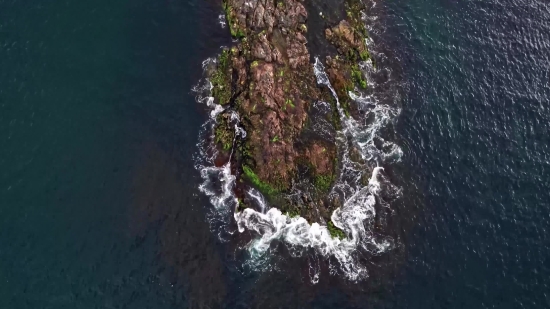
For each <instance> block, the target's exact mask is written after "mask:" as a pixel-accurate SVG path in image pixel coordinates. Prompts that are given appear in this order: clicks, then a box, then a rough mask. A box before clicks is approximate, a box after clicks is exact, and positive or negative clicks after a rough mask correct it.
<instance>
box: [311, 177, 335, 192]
mask: <svg viewBox="0 0 550 309" xmlns="http://www.w3.org/2000/svg"><path fill="white" fill-rule="evenodd" d="M333 181H334V176H333V175H317V176H315V187H316V188H317V189H319V190H320V191H323V192H327V191H328V190H330V187H331V186H332V182H333Z"/></svg>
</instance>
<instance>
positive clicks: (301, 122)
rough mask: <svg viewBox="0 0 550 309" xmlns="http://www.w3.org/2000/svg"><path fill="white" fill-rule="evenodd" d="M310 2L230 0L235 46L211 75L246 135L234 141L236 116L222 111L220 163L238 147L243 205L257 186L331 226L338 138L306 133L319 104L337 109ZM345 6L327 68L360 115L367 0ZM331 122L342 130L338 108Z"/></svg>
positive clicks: (218, 96) (331, 37) (331, 38)
mask: <svg viewBox="0 0 550 309" xmlns="http://www.w3.org/2000/svg"><path fill="white" fill-rule="evenodd" d="M304 1H308V0H278V1H274V0H255V1H251V0H223V8H224V10H225V13H226V20H227V24H228V27H229V31H230V33H231V35H232V36H233V38H234V39H236V43H235V44H234V46H232V47H230V48H226V49H224V50H223V51H222V53H221V54H220V56H219V57H218V59H217V67H216V68H215V69H214V70H213V71H212V72H211V74H210V81H211V82H212V86H213V89H212V94H213V96H214V98H215V100H216V101H217V103H219V104H221V105H224V106H226V107H228V109H227V111H229V110H231V111H234V112H236V113H237V114H238V116H239V121H240V123H239V126H240V127H242V128H243V129H244V130H245V131H246V132H247V134H246V138H245V139H235V133H234V123H233V122H232V119H231V118H230V117H229V114H228V113H227V112H226V113H221V114H220V115H219V116H218V122H217V126H216V128H215V134H214V136H215V140H214V142H215V143H216V144H217V145H218V149H219V153H220V154H219V158H218V160H217V161H218V162H220V164H223V163H222V162H223V161H224V160H225V161H227V160H228V159H229V158H230V156H229V155H228V154H229V153H230V152H231V150H233V153H234V155H233V156H232V157H231V160H232V161H234V162H233V163H234V164H232V166H234V167H235V168H234V171H233V172H234V173H235V175H236V176H237V179H238V181H237V184H238V185H237V189H236V191H237V194H238V196H240V198H241V202H240V206H239V209H241V208H242V207H247V206H248V205H249V204H250V201H248V200H247V198H246V196H245V195H244V194H242V190H243V186H246V185H252V186H254V187H256V188H257V189H259V190H260V191H261V192H262V193H264V195H266V196H267V197H268V199H270V200H271V201H272V202H276V205H277V206H278V207H280V208H281V209H282V210H283V211H286V212H288V213H289V214H290V215H298V214H299V215H301V216H303V217H305V218H307V219H308V220H313V221H325V222H327V223H328V222H329V221H330V214H331V213H332V210H333V209H334V206H333V205H334V203H329V202H328V201H327V199H326V195H327V193H328V192H329V190H330V188H331V187H332V185H333V184H334V181H335V179H336V175H337V173H338V157H337V149H336V146H335V144H334V141H331V140H330V139H326V138H321V137H319V136H316V135H315V134H306V133H304V132H306V131H307V130H306V128H307V127H308V126H310V125H311V122H312V120H311V119H310V118H311V117H310V111H311V107H312V104H314V103H315V102H317V101H325V102H331V103H332V108H333V109H334V110H335V109H336V106H335V103H334V99H333V98H332V97H331V95H330V92H329V90H328V89H326V88H323V87H320V86H319V85H317V82H316V78H315V75H314V71H313V66H312V63H311V62H310V59H311V57H310V52H309V50H308V46H307V39H306V34H307V31H308V27H307V24H306V22H307V19H308V12H307V11H306V9H305V6H304V3H303V2H304ZM344 7H345V10H346V16H347V17H346V19H345V20H342V21H340V22H339V23H337V24H335V25H327V27H326V29H323V30H324V31H325V36H326V40H327V41H328V42H329V43H330V44H332V45H333V46H334V47H335V48H336V50H337V51H338V54H335V55H332V56H329V57H327V59H326V62H325V65H326V68H327V70H326V71H327V73H328V76H329V78H330V79H331V83H332V84H333V86H334V88H335V89H336V90H337V93H338V96H339V98H340V101H341V102H343V103H342V104H343V106H344V107H345V109H346V111H347V113H351V114H353V112H352V108H351V105H352V104H351V100H350V99H349V96H348V91H352V90H354V88H355V87H358V88H365V87H366V82H365V79H364V78H363V75H362V73H361V71H360V70H359V68H358V65H357V63H358V61H359V60H366V59H367V58H369V57H370V56H369V54H368V51H367V48H366V46H365V37H366V31H365V26H364V25H363V22H362V20H361V18H360V17H361V15H360V14H361V10H362V9H363V6H362V4H361V2H360V0H347V1H346V3H345V6H344ZM329 120H330V124H331V125H332V126H333V130H334V131H336V130H337V129H338V127H339V117H338V113H337V112H336V113H332V114H331V115H329ZM234 140H236V142H234ZM304 183H305V185H304ZM308 183H309V184H310V185H307V184H308ZM297 186H299V187H300V192H301V194H300V195H299V197H298V198H296V197H294V198H290V197H289V196H288V193H289V192H291V191H292V190H293V189H294V188H295V187H297ZM314 209H317V211H313V210H314Z"/></svg>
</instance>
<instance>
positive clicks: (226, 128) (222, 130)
mask: <svg viewBox="0 0 550 309" xmlns="http://www.w3.org/2000/svg"><path fill="white" fill-rule="evenodd" d="M234 137H235V132H233V130H232V128H231V126H230V124H229V123H228V121H227V120H226V119H225V118H224V117H223V116H222V115H219V116H218V125H217V126H216V129H215V131H214V142H216V144H219V145H221V147H222V149H223V150H224V151H228V150H230V149H231V147H233V138H234Z"/></svg>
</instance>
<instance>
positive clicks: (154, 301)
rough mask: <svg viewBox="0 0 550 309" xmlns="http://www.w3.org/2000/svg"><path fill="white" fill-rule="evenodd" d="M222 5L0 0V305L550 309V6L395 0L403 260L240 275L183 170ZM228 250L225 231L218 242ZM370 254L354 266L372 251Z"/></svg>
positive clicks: (388, 30) (398, 253) (377, 24)
mask: <svg viewBox="0 0 550 309" xmlns="http://www.w3.org/2000/svg"><path fill="white" fill-rule="evenodd" d="M219 13H220V6H219V4H218V1H215V0H209V1H204V0H202V1H199V0H189V1H183V0H138V1H118V2H116V1H105V0H100V1H93V2H85V1H72V2H69V1H42V2H36V1H34V2H32V1H7V0H0V308H304V307H311V308H547V307H550V293H549V292H548V291H549V290H550V288H549V285H550V279H548V278H550V269H549V268H550V261H549V259H550V239H549V236H548V232H549V229H550V209H549V208H550V190H549V188H550V149H549V148H550V146H549V145H550V138H549V135H548V133H549V132H550V110H549V108H550V102H549V100H550V99H549V98H550V84H549V83H550V82H549V80H550V53H549V50H550V5H549V4H548V3H546V2H543V1H527V0H523V1H520V0H487V1H473V0H470V1H460V2H459V1H432V0H424V1H420V0H407V1H405V0H389V1H385V2H379V3H377V5H376V6H375V8H374V9H372V10H371V13H372V14H373V16H376V17H377V18H376V19H375V20H373V21H371V22H372V25H371V26H372V27H373V33H372V36H373V38H374V40H375V43H376V44H375V45H376V49H379V50H382V51H384V52H385V53H387V54H388V55H391V57H390V58H391V59H394V58H395V59H396V61H395V62H396V63H392V64H391V72H392V73H393V74H395V75H398V76H399V78H397V79H396V80H397V81H399V83H400V84H399V87H400V89H401V90H402V91H401V93H402V94H401V101H402V102H401V105H402V113H401V115H400V116H399V117H398V119H397V122H396V125H395V127H394V129H395V133H396V134H395V135H396V136H397V138H396V139H397V141H396V142H397V144H399V145H400V146H401V148H402V149H403V150H404V156H403V158H402V161H401V162H400V163H398V164H395V165H394V166H389V167H387V169H388V171H389V172H390V174H391V176H392V181H393V182H394V183H396V184H397V185H398V186H400V187H401V188H402V195H403V197H402V198H401V199H400V200H398V201H397V202H395V203H394V204H392V209H393V215H392V217H391V224H389V225H388V229H390V230H388V231H387V233H388V234H390V235H392V236H394V237H395V239H397V242H398V244H399V246H398V248H397V249H395V250H393V251H389V252H386V253H384V254H383V255H382V256H378V257H376V258H372V259H369V260H370V264H371V272H370V274H371V276H370V278H369V279H368V280H366V281H363V282H359V283H352V282H348V281H346V280H345V279H343V278H340V277H337V276H326V275H325V276H323V277H321V280H320V282H319V283H318V284H317V285H312V284H311V283H310V281H309V278H308V276H307V273H308V270H307V267H308V265H307V261H304V260H303V259H297V258H295V259H292V258H286V257H285V255H284V254H281V257H280V258H279V259H280V261H279V263H278V264H279V267H278V269H279V270H278V271H273V272H250V271H245V270H243V268H242V267H241V266H242V264H243V261H244V260H243V259H245V257H243V256H242V254H241V253H240V252H241V251H242V250H241V249H239V248H238V244H237V245H236V244H235V242H232V241H220V238H219V237H218V235H216V233H215V231H214V232H213V231H211V225H210V224H209V223H208V222H207V218H208V213H209V209H210V207H211V206H210V204H209V202H208V200H207V199H206V198H205V197H204V196H203V195H201V194H200V192H199V191H198V188H197V187H198V184H199V182H200V177H199V175H198V172H197V170H196V169H195V168H194V160H193V156H194V155H196V153H197V146H196V144H197V142H198V137H199V129H200V126H201V125H202V124H203V123H204V121H205V119H206V114H205V110H204V107H203V106H200V105H199V104H197V103H196V102H195V99H194V97H193V93H191V91H190V90H191V88H192V87H193V86H194V85H196V84H197V82H198V80H199V79H200V77H201V74H202V70H201V61H203V60H204V59H206V58H207V57H211V56H214V55H215V54H216V52H217V51H218V48H219V46H221V45H227V44H230V41H229V40H228V38H227V33H226V32H227V30H224V29H221V28H220V27H219V24H218V21H217V16H218V14H219ZM224 238H226V236H224ZM367 259H368V257H367Z"/></svg>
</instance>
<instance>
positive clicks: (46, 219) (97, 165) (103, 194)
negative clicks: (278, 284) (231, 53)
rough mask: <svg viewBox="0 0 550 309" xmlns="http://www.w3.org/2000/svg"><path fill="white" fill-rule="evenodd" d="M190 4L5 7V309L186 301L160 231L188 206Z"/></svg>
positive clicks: (0, 193) (0, 112)
mask: <svg viewBox="0 0 550 309" xmlns="http://www.w3.org/2000/svg"><path fill="white" fill-rule="evenodd" d="M191 4H192V3H191ZM191 4H182V3H170V2H158V3H157V2H156V1H132V2H130V1H125V2H120V3H118V4H114V3H113V2H111V1H99V2H98V1H94V2H81V1H80V2H74V1H73V2H66V1H48V2H39V3H38V2H31V1H18V2H13V1H0V12H1V13H0V16H1V19H0V67H1V68H2V69H1V70H0V85H1V86H0V226H1V228H0V307H2V308H75V307H77V308H115V307H117V308H118V307H120V304H125V305H126V306H130V307H132V308H140V307H143V308H144V307H151V306H153V307H158V306H163V305H165V304H166V303H170V302H182V303H185V297H184V296H183V291H184V288H183V287H182V286H181V285H179V286H174V284H172V282H171V280H173V279H171V278H172V277H171V276H174V277H175V278H178V277H179V275H176V274H175V273H177V272H175V273H174V274H173V273H172V270H171V268H170V265H171V264H173V263H174V262H173V261H170V258H165V257H164V256H163V255H162V254H160V253H159V252H162V251H161V250H160V249H159V248H160V247H163V246H164V247H166V248H164V250H165V251H166V252H172V251H171V250H172V248H171V247H170V246H171V245H172V244H159V243H155V242H156V240H155V238H154V237H153V236H152V235H158V234H160V235H161V236H162V233H163V231H159V230H158V229H157V228H154V227H153V228H151V225H155V224H157V223H156V222H157V221H161V220H163V216H174V215H175V214H174V213H173V212H171V210H174V209H176V210H177V209H178V208H179V207H187V208H191V201H190V200H191V199H192V197H191V196H190V195H191V194H192V193H191V191H188V193H186V194H181V193H178V191H179V192H184V191H185V188H186V187H189V186H192V185H191V184H190V183H189V182H187V181H188V180H189V178H185V179H183V178H182V176H181V175H182V174H184V172H183V171H185V170H188V169H190V168H191V167H192V163H191V161H190V156H191V153H192V147H193V145H194V143H195V140H196V135H197V134H196V132H197V130H198V127H199V125H200V122H198V120H197V119H200V117H201V116H200V115H199V114H198V112H197V110H196V109H195V108H194V105H191V108H188V109H185V110H184V109H183V108H182V107H183V106H185V104H186V102H194V101H193V98H192V96H191V95H189V86H188V85H189V84H190V83H191V82H190V77H191V76H190V72H192V70H196V71H197V72H198V71H199V70H200V62H199V60H196V58H195V57H194V56H193V54H194V52H193V51H190V52H188V53H186V54H184V53H181V52H184V51H185V49H186V48H184V46H185V44H186V42H189V41H191V40H193V37H194V35H195V33H194V32H191V31H186V29H188V28H190V27H192V25H194V26H195V27H196V26H197V24H196V23H194V21H193V20H192V18H186V15H189V16H191V17H192V16H194V15H193V14H192V11H193V8H192V6H191ZM196 29H197V30H198V28H196ZM174 145H179V146H178V147H176V146H174ZM185 158H187V160H188V161H187V162H185V161H182V160H184V159H185ZM188 175H189V174H188ZM166 191H168V192H169V195H170V196H171V198H172V200H171V201H170V202H169V203H168V202H166V201H164V202H163V200H162V198H163V195H164V193H163V192H166ZM171 191H173V193H172V192H171ZM172 206H177V208H176V207H173V208H171V207H172ZM151 207H154V208H151ZM203 229H204V228H203ZM197 230H199V229H197ZM205 231H207V230H205ZM199 233H200V232H199ZM159 237H160V236H159ZM208 237H209V236H208V234H207V235H206V236H204V239H208ZM182 248H185V246H182ZM172 257H173V256H172ZM159 269H160V270H159ZM163 269H164V271H163ZM182 276H183V275H182ZM180 283H182V282H180ZM182 284H183V283H182Z"/></svg>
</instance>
